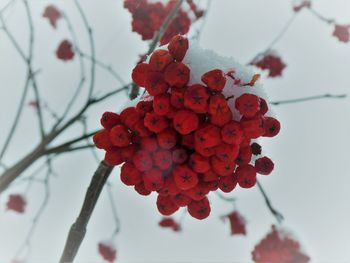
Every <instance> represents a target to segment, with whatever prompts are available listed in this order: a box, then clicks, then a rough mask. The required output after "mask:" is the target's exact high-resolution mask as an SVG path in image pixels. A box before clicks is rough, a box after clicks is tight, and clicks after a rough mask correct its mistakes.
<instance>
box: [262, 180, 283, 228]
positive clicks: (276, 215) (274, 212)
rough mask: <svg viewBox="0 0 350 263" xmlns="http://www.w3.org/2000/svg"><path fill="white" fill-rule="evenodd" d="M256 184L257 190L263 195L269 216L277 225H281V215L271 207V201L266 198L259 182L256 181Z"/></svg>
mask: <svg viewBox="0 0 350 263" xmlns="http://www.w3.org/2000/svg"><path fill="white" fill-rule="evenodd" d="M256 182H257V185H258V189H259V191H260V192H261V194H262V195H263V197H264V200H265V203H266V205H267V207H268V209H269V210H270V212H271V214H272V215H273V216H274V217H275V218H276V220H277V222H278V223H279V224H280V223H282V221H283V220H284V217H283V215H282V214H281V213H280V212H278V211H277V210H276V209H275V208H274V207H273V206H272V204H271V201H270V199H269V197H268V196H267V194H266V192H265V190H264V188H263V187H262V185H261V184H260V182H259V181H258V180H257V181H256Z"/></svg>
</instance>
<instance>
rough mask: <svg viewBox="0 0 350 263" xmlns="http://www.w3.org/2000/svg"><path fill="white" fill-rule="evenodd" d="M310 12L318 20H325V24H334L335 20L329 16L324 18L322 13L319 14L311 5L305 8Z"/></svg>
mask: <svg viewBox="0 0 350 263" xmlns="http://www.w3.org/2000/svg"><path fill="white" fill-rule="evenodd" d="M307 9H308V10H309V11H310V13H311V14H313V15H314V16H315V17H317V18H318V19H319V20H321V21H323V22H326V23H327V24H334V23H335V20H334V19H331V18H326V17H324V16H323V15H321V14H320V13H319V12H317V11H316V10H315V9H313V8H312V7H309V8H307Z"/></svg>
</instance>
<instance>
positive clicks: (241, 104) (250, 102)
mask: <svg viewBox="0 0 350 263" xmlns="http://www.w3.org/2000/svg"><path fill="white" fill-rule="evenodd" d="M235 106H236V108H237V110H238V111H239V113H240V114H242V115H243V116H244V117H248V118H251V117H254V115H255V114H256V113H257V112H258V111H259V109H260V100H259V97H258V96H256V95H254V94H249V93H244V94H243V95H241V96H240V97H238V98H237V99H236V102H235Z"/></svg>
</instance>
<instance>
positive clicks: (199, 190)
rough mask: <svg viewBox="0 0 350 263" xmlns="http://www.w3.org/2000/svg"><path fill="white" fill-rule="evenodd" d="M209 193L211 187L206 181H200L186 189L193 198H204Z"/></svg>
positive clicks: (186, 192) (187, 193)
mask: <svg viewBox="0 0 350 263" xmlns="http://www.w3.org/2000/svg"><path fill="white" fill-rule="evenodd" d="M208 193H209V187H208V185H207V184H206V183H199V184H197V185H196V186H195V187H193V188H191V189H189V190H187V191H185V194H186V195H187V196H189V197H190V198H191V199H192V200H196V201H199V200H202V199H203V198H205V197H206V196H207V194H208Z"/></svg>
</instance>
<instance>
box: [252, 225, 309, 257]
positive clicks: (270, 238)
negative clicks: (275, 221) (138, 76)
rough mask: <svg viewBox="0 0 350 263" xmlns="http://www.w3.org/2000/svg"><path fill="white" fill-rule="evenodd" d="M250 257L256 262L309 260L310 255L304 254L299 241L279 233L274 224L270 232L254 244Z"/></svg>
mask: <svg viewBox="0 0 350 263" xmlns="http://www.w3.org/2000/svg"><path fill="white" fill-rule="evenodd" d="M252 257H253V261H254V262H256V263H265V262H285V263H296V262H298V263H307V262H309V261H310V257H309V256H307V255H306V254H304V252H303V251H302V249H301V247H300V244H299V242H298V241H296V240H294V239H293V238H291V237H290V236H288V235H287V234H285V233H281V232H280V231H279V230H278V229H277V228H276V227H275V226H272V230H271V232H270V233H269V234H268V235H267V236H266V237H265V238H264V239H262V240H261V241H260V243H259V244H257V245H256V246H255V248H254V250H253V252H252Z"/></svg>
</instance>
